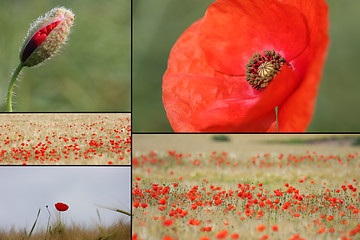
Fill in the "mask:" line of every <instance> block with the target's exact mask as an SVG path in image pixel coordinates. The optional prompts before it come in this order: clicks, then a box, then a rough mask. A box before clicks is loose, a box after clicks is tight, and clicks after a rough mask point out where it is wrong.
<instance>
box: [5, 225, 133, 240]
mask: <svg viewBox="0 0 360 240" xmlns="http://www.w3.org/2000/svg"><path fill="white" fill-rule="evenodd" d="M130 232H131V226H130V223H124V222H119V223H117V224H114V225H111V226H98V227H97V228H91V229H89V228H86V227H82V226H79V225H72V226H70V227H69V226H65V227H64V226H63V225H61V224H57V225H54V226H52V227H51V232H48V233H46V230H44V231H40V232H39V231H38V232H36V233H34V234H32V235H31V237H30V238H28V237H27V236H28V235H27V234H26V233H25V232H24V231H16V230H14V229H12V230H10V231H5V230H0V239H1V240H22V239H30V240H32V239H33V240H37V239H38V240H88V239H93V240H127V239H130Z"/></svg>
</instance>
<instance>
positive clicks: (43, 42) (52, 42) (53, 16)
mask: <svg viewBox="0 0 360 240" xmlns="http://www.w3.org/2000/svg"><path fill="white" fill-rule="evenodd" d="M73 21H74V14H73V13H72V12H71V11H70V10H68V9H66V8H64V7H61V8H54V9H52V10H51V11H49V12H48V13H46V14H45V16H43V17H40V18H38V19H37V20H36V21H35V22H34V23H33V24H32V25H31V27H30V29H29V31H28V34H27V36H26V38H25V41H24V44H23V46H22V48H21V51H20V60H21V61H22V62H23V63H24V65H25V66H28V67H32V66H35V65H38V64H39V63H41V62H43V61H45V60H46V59H48V58H49V57H51V56H52V55H54V54H55V53H56V52H57V51H58V50H59V49H60V47H61V46H62V45H64V43H65V42H66V40H67V36H68V34H69V33H70V27H71V26H72V24H73Z"/></svg>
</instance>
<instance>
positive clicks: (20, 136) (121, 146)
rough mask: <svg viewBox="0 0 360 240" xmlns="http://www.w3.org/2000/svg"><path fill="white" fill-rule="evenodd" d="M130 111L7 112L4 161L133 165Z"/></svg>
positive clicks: (2, 126) (1, 123) (2, 130)
mask: <svg viewBox="0 0 360 240" xmlns="http://www.w3.org/2000/svg"><path fill="white" fill-rule="evenodd" d="M130 123H131V118H130V114H124V113H121V114H102V113H99V114H6V115H5V114H4V115H2V116H0V164H19V165H29V164H37V165H39V164H51V165H54V164H55V165H61V164H68V165H87V164H90V165H98V164H99V165H129V164H130V153H131V125H130Z"/></svg>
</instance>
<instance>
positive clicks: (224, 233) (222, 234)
mask: <svg viewBox="0 0 360 240" xmlns="http://www.w3.org/2000/svg"><path fill="white" fill-rule="evenodd" d="M228 233H229V231H228V230H226V229H225V230H222V231H220V232H218V233H217V234H216V238H217V239H224V238H226V237H227V235H228Z"/></svg>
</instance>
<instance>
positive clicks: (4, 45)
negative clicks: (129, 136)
mask: <svg viewBox="0 0 360 240" xmlns="http://www.w3.org/2000/svg"><path fill="white" fill-rule="evenodd" d="M130 5H131V2H130V1H128V0H109V1H96V0H86V1H85V0H79V1H70V0H65V1H60V0H51V1H47V0H37V1H11V0H3V1H1V2H0V28H1V30H2V37H1V38H0V52H1V54H0V65H1V68H0V79H1V81H0V100H1V101H0V102H1V105H0V111H5V109H6V106H5V103H6V102H5V99H6V92H7V88H8V83H9V81H10V78H11V73H12V71H13V70H14V69H15V67H16V66H17V65H18V64H19V48H20V47H21V45H22V41H23V38H24V37H25V35H26V33H27V30H28V28H29V26H30V23H32V22H33V21H34V20H36V19H37V18H38V17H39V16H42V15H44V14H45V13H46V12H47V11H49V10H51V9H52V8H54V7H56V6H64V7H66V8H69V9H71V10H72V11H73V12H74V14H75V21H74V26H73V27H72V29H71V30H72V31H71V33H70V35H69V41H68V43H67V44H66V45H65V46H64V48H63V49H62V50H61V52H60V54H58V56H54V57H53V59H50V60H49V61H47V62H46V63H44V64H43V65H41V66H39V67H36V68H27V67H25V68H24V69H23V71H22V74H21V75H22V77H20V79H21V78H22V80H21V81H18V82H17V83H16V86H15V88H14V92H15V93H16V95H15V96H14V97H13V101H14V111H18V112H19V111H22V112H28V111H29V112H38V111H41V112H47V111H51V112H57V111H62V112H64V111H71V112H78V111H130V98H131V97H130V96H131V92H130V86H131V83H130V59H131V56H130V46H131V42H130V32H131V29H130V23H131V21H130V16H131V11H130Z"/></svg>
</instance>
